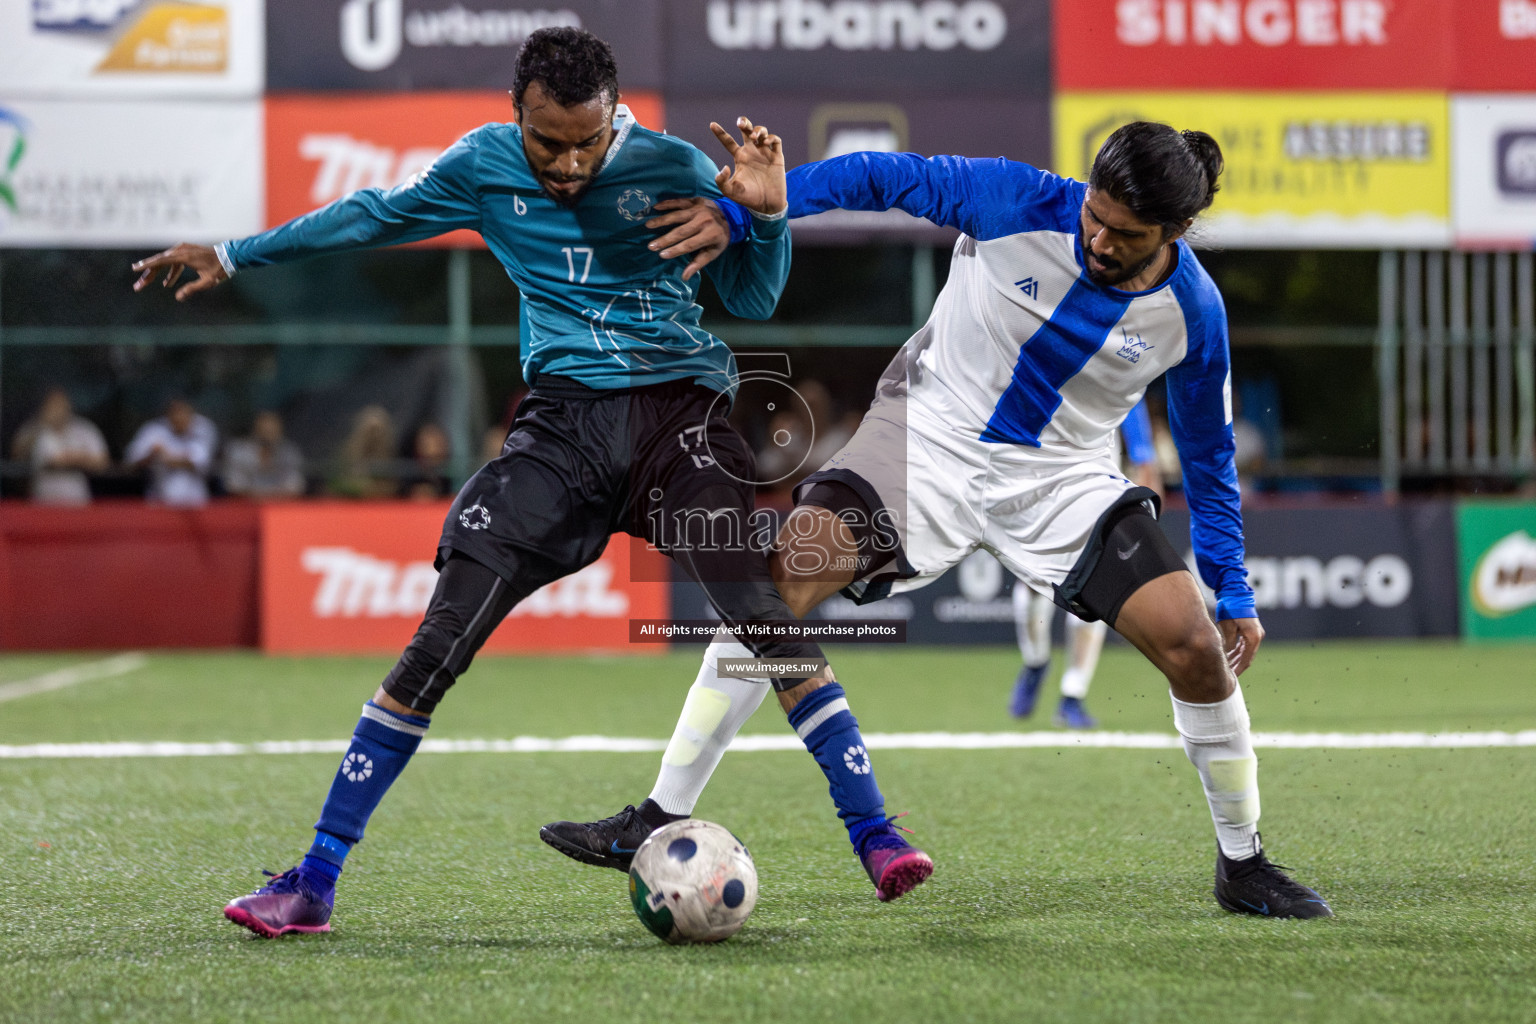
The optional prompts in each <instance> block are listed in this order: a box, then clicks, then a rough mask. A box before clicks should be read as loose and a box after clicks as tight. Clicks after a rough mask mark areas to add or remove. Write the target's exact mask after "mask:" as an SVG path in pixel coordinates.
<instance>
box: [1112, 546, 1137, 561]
mask: <svg viewBox="0 0 1536 1024" xmlns="http://www.w3.org/2000/svg"><path fill="white" fill-rule="evenodd" d="M1139 547H1141V541H1137V542H1136V543H1135V544H1132V545H1131V547H1130V550H1128V551H1116V552H1115V554H1117V555H1119V556H1120V561H1122V562H1123V561H1125V560H1126V559H1127V558H1130V557H1131V556H1132V555H1134V554H1135V553H1136V549H1137V548H1139Z"/></svg>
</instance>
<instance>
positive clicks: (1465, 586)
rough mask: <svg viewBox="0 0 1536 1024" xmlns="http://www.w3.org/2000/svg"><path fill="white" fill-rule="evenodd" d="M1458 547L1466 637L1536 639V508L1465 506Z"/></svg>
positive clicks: (1501, 504) (1480, 503)
mask: <svg viewBox="0 0 1536 1024" xmlns="http://www.w3.org/2000/svg"><path fill="white" fill-rule="evenodd" d="M1456 545H1457V549H1458V551H1459V553H1460V563H1461V572H1460V574H1459V575H1458V577H1457V578H1458V579H1459V580H1460V581H1461V597H1462V602H1461V622H1462V632H1463V635H1464V636H1466V637H1468V638H1469V639H1473V640H1515V639H1525V640H1530V639H1536V504H1531V503H1528V502H1527V503H1521V502H1507V501H1506V502H1492V501H1486V502H1484V501H1465V502H1462V503H1461V505H1460V506H1459V507H1458V508H1457V509H1456Z"/></svg>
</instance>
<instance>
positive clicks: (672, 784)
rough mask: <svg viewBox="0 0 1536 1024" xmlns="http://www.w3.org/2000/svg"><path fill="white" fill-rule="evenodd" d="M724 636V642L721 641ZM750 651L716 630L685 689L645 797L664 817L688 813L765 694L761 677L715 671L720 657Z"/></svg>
mask: <svg viewBox="0 0 1536 1024" xmlns="http://www.w3.org/2000/svg"><path fill="white" fill-rule="evenodd" d="M721 637H724V638H725V639H723V640H722V639H721ZM752 656H753V655H752V652H751V651H749V650H747V648H746V647H744V646H742V645H741V644H740V643H739V642H737V640H736V638H735V637H733V636H731V635H730V634H729V633H726V632H725V631H724V630H721V631H719V632H717V633H716V634H715V640H714V641H713V642H712V643H711V644H710V645H709V647H708V648H706V649H705V651H704V664H703V665H701V666H700V667H699V675H698V678H697V679H695V680H694V681H693V686H692V687H690V688H689V690H688V699H687V701H685V702H684V704H683V713H682V715H681V716H679V718H678V720H677V726H676V728H674V729H673V730H672V741H671V742H670V743H668V744H667V751H666V753H664V754H662V755H661V771H660V773H659V774H657V776H656V785H655V786H654V787H653V788H652V789H651V799H652V800H654V801H656V802H657V803H658V804H660V805H661V809H662V810H664V811H666V812H667V813H668V814H692V813H693V807H694V804H696V803H698V802H699V794H700V793H702V792H704V786H705V785H706V784H707V783H708V782H709V777H710V776H711V775H713V774H714V773H715V766H716V765H718V764H719V763H720V757H721V755H722V754H724V753H725V748H726V747H728V746H730V745H731V740H732V739H733V738H734V737H735V736H736V733H737V731H738V730H740V729H741V727H742V725H744V724H745V723H746V721H747V719H748V718H751V717H752V712H754V711H756V710H757V708H758V705H760V704H762V702H763V698H764V697H766V696H768V690H769V688H770V686H769V683H768V680H767V678H766V677H765V678H762V679H732V678H722V677H721V676H720V673H719V672H717V671H716V666H717V665H718V664H719V662H720V659H721V658H750V657H752Z"/></svg>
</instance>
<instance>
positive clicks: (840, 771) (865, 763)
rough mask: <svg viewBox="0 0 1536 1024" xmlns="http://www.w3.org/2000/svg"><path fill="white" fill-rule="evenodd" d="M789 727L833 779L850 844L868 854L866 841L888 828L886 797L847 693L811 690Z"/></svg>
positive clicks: (830, 783) (837, 688) (830, 785)
mask: <svg viewBox="0 0 1536 1024" xmlns="http://www.w3.org/2000/svg"><path fill="white" fill-rule="evenodd" d="M789 724H790V725H792V726H794V729H795V732H797V733H799V734H800V739H801V740H802V741H804V743H805V749H807V750H809V751H810V752H811V756H812V757H814V758H815V759H816V763H817V764H818V765H819V766H820V767H821V773H822V774H823V775H825V776H826V777H827V788H828V790H829V791H830V792H831V794H832V802H833V803H835V804H837V816H838V817H839V818H842V819H843V824H844V825H846V826H847V828H848V839H849V842H851V843H853V846H854V849H855V850H856V851H857V852H858V853H860V854H861V855H862V854H863V852H864V851H863V849H862V848H861V843H862V841H863V840H864V839H866V838H867V836H868V835H869V834H870V833H871V832H872V831H874V830H875V829H876V828H878V826H880V825H883V824H884V823H885V820H886V819H885V798H884V797H883V796H881V795H880V787H879V786H878V785H876V783H875V770H874V766H873V765H872V764H871V763H870V760H869V752H868V751H867V750H865V749H864V737H863V736H862V735H860V734H859V722H858V719H856V718H854V717H853V712H852V711H850V710H848V698H847V695H846V694H844V693H843V688H842V687H841V686H839V685H838V684H836V683H832V684H830V685H828V686H823V687H821V688H820V689H817V690H813V691H811V694H810V696H808V697H806V698H805V699H804V700H802V701H801V702H800V703H799V704H796V705H795V707H794V710H792V711H791V712H790V713H789Z"/></svg>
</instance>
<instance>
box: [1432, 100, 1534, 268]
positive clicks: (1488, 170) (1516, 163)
mask: <svg viewBox="0 0 1536 1024" xmlns="http://www.w3.org/2000/svg"><path fill="white" fill-rule="evenodd" d="M1451 126H1452V133H1453V137H1454V140H1455V141H1454V146H1455V151H1454V156H1453V158H1452V163H1451V194H1452V195H1453V196H1454V197H1455V199H1454V203H1455V208H1454V210H1453V222H1454V224H1455V227H1456V243H1457V244H1458V245H1462V246H1468V247H1478V248H1493V247H1499V248H1520V249H1529V248H1531V247H1532V245H1533V244H1536V95H1531V94H1515V95H1493V94H1486V93H1485V94H1478V95H1470V96H1453V97H1451Z"/></svg>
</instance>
